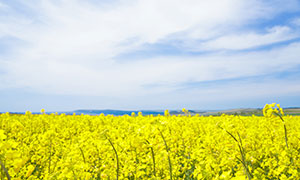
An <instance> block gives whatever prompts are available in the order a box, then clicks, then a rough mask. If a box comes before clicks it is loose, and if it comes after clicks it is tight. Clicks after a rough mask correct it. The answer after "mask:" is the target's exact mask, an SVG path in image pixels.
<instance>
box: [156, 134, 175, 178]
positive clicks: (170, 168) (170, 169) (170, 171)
mask: <svg viewBox="0 0 300 180" xmlns="http://www.w3.org/2000/svg"><path fill="white" fill-rule="evenodd" d="M159 132H160V135H161V137H162V139H163V141H164V143H165V147H166V150H167V153H168V162H169V174H170V180H172V179H173V178H172V162H171V158H170V153H169V150H170V149H169V146H168V144H167V142H166V140H165V137H164V135H163V134H162V132H161V131H160V130H159Z"/></svg>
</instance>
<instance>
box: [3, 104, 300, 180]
mask: <svg viewBox="0 0 300 180" xmlns="http://www.w3.org/2000/svg"><path fill="white" fill-rule="evenodd" d="M182 111H183V112H184V113H185V114H184V115H177V116H175V115H170V113H169V111H168V110H166V111H165V115H164V116H163V115H159V116H153V115H149V116H143V115H142V113H138V115H136V114H134V113H132V115H131V116H129V115H124V116H113V115H107V116H105V115H103V114H101V115H99V116H90V115H75V114H73V115H65V114H61V115H58V114H46V113H45V110H42V111H41V112H42V114H40V115H35V114H32V113H30V112H26V114H25V115H14V114H9V113H5V114H1V115H0V160H1V163H2V164H3V166H4V167H5V169H6V171H7V173H8V174H9V176H10V177H11V179H116V178H118V179H171V178H172V179H223V180H227V179H236V180H240V179H247V178H251V179H300V169H299V167H300V117H299V116H288V115H285V116H284V113H283V111H282V108H281V107H280V106H279V105H278V106H276V104H271V105H266V106H265V108H264V110H263V112H264V115H265V116H234V115H221V116H209V117H203V116H199V115H197V116H191V115H190V114H189V113H188V111H187V110H186V109H183V110H182ZM280 118H282V119H284V121H283V122H284V123H282V121H281V120H280ZM283 124H284V127H285V128H283ZM285 130H286V132H285ZM285 133H286V136H285ZM285 137H286V138H285ZM1 168H2V173H1V174H0V178H1V179H6V176H7V175H6V173H5V172H4V171H5V170H4V169H3V167H1Z"/></svg>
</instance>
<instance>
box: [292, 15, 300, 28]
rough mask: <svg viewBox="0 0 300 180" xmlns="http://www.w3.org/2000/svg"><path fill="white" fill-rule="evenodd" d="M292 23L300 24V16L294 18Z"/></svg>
mask: <svg viewBox="0 0 300 180" xmlns="http://www.w3.org/2000/svg"><path fill="white" fill-rule="evenodd" d="M291 24H293V25H296V26H300V17H298V18H294V19H292V21H291Z"/></svg>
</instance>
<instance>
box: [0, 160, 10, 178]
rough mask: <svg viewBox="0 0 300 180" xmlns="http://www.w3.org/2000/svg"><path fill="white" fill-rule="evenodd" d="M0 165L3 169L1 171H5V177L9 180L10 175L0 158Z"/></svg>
mask: <svg viewBox="0 0 300 180" xmlns="http://www.w3.org/2000/svg"><path fill="white" fill-rule="evenodd" d="M0 165H1V168H2V169H3V171H4V172H5V174H6V177H7V179H8V180H10V175H9V174H8V171H7V169H6V168H5V166H4V164H3V163H2V161H1V160H0Z"/></svg>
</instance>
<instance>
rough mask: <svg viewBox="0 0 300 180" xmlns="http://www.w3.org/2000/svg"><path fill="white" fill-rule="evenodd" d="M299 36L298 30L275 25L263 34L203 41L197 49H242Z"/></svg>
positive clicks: (229, 36)
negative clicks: (294, 30)
mask: <svg viewBox="0 0 300 180" xmlns="http://www.w3.org/2000/svg"><path fill="white" fill-rule="evenodd" d="M299 36H300V35H299V32H293V30H291V29H290V28H289V27H287V26H275V27H272V28H270V29H268V30H267V33H265V34H258V33H245V34H238V35H236V34H233V35H227V36H226V35H225V36H221V37H220V38H217V39H214V40H211V41H208V42H206V43H203V44H202V46H201V45H200V47H199V49H205V50H218V49H221V50H224V49H227V50H242V49H248V48H254V47H257V46H263V45H268V44H272V43H277V42H282V41H286V40H291V39H294V38H296V37H299Z"/></svg>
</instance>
